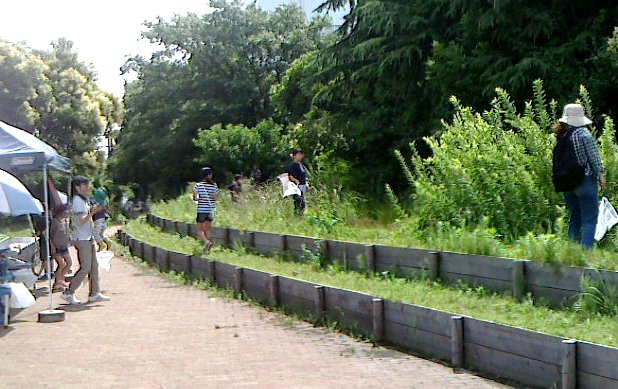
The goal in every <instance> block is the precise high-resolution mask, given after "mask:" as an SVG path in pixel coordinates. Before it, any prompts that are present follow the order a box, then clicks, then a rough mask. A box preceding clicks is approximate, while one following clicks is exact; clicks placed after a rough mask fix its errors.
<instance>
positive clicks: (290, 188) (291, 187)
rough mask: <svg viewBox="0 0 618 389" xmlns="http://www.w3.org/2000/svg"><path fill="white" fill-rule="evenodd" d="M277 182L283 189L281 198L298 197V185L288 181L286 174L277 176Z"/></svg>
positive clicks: (299, 192)
mask: <svg viewBox="0 0 618 389" xmlns="http://www.w3.org/2000/svg"><path fill="white" fill-rule="evenodd" d="M277 178H278V179H279V181H281V186H282V187H283V195H282V196H283V197H284V198H285V197H288V196H292V195H295V194H296V195H300V194H301V191H300V189H299V188H298V185H296V184H295V183H293V182H292V181H290V178H289V177H288V174H287V173H283V174H279V175H278V176H277Z"/></svg>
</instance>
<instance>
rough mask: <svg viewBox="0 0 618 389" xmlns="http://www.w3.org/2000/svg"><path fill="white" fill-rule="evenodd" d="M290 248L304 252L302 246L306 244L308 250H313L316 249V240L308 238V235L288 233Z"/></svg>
mask: <svg viewBox="0 0 618 389" xmlns="http://www.w3.org/2000/svg"><path fill="white" fill-rule="evenodd" d="M287 246H288V250H290V251H295V252H297V253H302V251H303V250H302V247H303V246H305V247H306V249H307V250H310V251H312V252H315V251H316V240H315V239H314V238H308V237H306V236H297V235H288V236H287Z"/></svg>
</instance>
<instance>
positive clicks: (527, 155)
mask: <svg viewBox="0 0 618 389" xmlns="http://www.w3.org/2000/svg"><path fill="white" fill-rule="evenodd" d="M496 91H497V97H496V98H495V99H494V101H493V102H492V104H491V107H492V108H491V109H490V110H489V111H487V112H484V113H483V114H480V113H476V112H474V111H473V110H472V109H471V108H469V107H464V106H462V105H461V104H460V103H459V101H457V99H456V98H454V97H453V98H452V99H451V101H452V103H453V105H454V106H455V111H456V112H455V115H454V117H453V121H452V123H446V122H445V123H444V131H443V132H442V133H441V134H440V135H439V136H434V137H429V138H425V140H426V142H427V143H428V144H429V146H430V148H431V150H432V156H431V157H429V158H426V159H421V158H420V157H418V156H415V157H413V158H412V170H413V172H414V181H413V185H414V196H413V206H412V215H413V216H415V217H416V218H418V220H419V222H420V227H421V228H428V227H434V226H436V225H438V224H439V223H447V224H448V225H451V226H455V227H464V226H468V227H469V228H472V229H474V228H475V227H476V226H480V225H486V226H488V227H490V228H493V229H495V230H496V233H497V235H498V236H499V237H500V238H502V239H506V240H507V241H512V240H515V239H517V238H518V237H521V236H525V235H526V234H528V233H534V234H536V235H538V236H542V235H543V234H548V233H549V234H552V233H555V232H556V230H557V229H561V225H560V219H561V217H563V215H564V206H563V203H564V200H563V197H562V195H561V194H558V193H556V192H555V191H554V188H553V185H552V182H551V163H552V150H553V146H554V144H555V137H554V135H553V133H552V132H551V131H550V127H551V125H552V123H554V122H555V121H556V120H557V114H556V105H557V104H556V103H555V102H554V101H552V102H550V103H549V104H547V103H546V97H545V93H544V91H543V86H542V82H541V81H536V82H535V84H534V99H533V101H531V102H527V103H526V105H525V109H524V111H523V113H519V112H518V111H517V109H516V108H515V105H514V103H513V102H511V100H510V98H509V95H508V94H507V93H506V92H505V91H504V90H502V89H499V88H498V89H497V90H496ZM580 95H581V100H582V101H581V102H582V104H583V105H584V106H585V107H586V109H587V111H588V112H587V114H588V115H589V116H592V112H591V110H592V108H591V107H590V105H591V104H590V99H589V97H588V94H587V91H586V90H585V88H583V87H582V88H581V91H580ZM593 131H594V130H593ZM600 150H601V154H602V157H603V161H604V163H605V165H606V166H607V170H608V176H609V177H610V182H611V184H610V185H611V186H610V193H618V192H615V190H616V189H618V182H616V181H615V180H614V181H611V177H614V176H615V175H616V174H618V173H616V172H617V171H618V145H616V140H615V132H614V128H613V122H612V121H611V119H609V118H606V120H605V126H604V130H603V133H602V136H601V139H600ZM399 159H400V163H401V164H402V167H403V171H404V174H406V176H407V175H409V174H408V172H409V169H408V167H407V164H406V163H405V161H402V158H399ZM617 178H618V176H617ZM409 181H410V179H409ZM543 239H545V241H546V242H545V243H544V244H545V245H551V244H553V243H552V242H551V240H547V239H548V237H544V238H542V240H543ZM544 256H545V257H546V259H548V260H551V259H552V258H550V257H551V254H546V255H544Z"/></svg>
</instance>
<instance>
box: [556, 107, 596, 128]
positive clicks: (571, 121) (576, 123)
mask: <svg viewBox="0 0 618 389" xmlns="http://www.w3.org/2000/svg"><path fill="white" fill-rule="evenodd" d="M558 121H559V122H561V123H566V124H568V125H569V126H573V127H582V126H587V125H589V124H592V120H590V119H588V118H587V117H586V115H585V114H584V107H582V106H581V104H567V105H565V106H564V110H563V111H562V117H561V118H560V119H558Z"/></svg>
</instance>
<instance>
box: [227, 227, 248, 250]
mask: <svg viewBox="0 0 618 389" xmlns="http://www.w3.org/2000/svg"><path fill="white" fill-rule="evenodd" d="M249 232H250V231H244V230H237V229H234V228H230V241H231V242H232V244H234V243H235V242H239V243H240V244H242V245H244V246H249V245H250V243H251V234H249Z"/></svg>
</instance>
